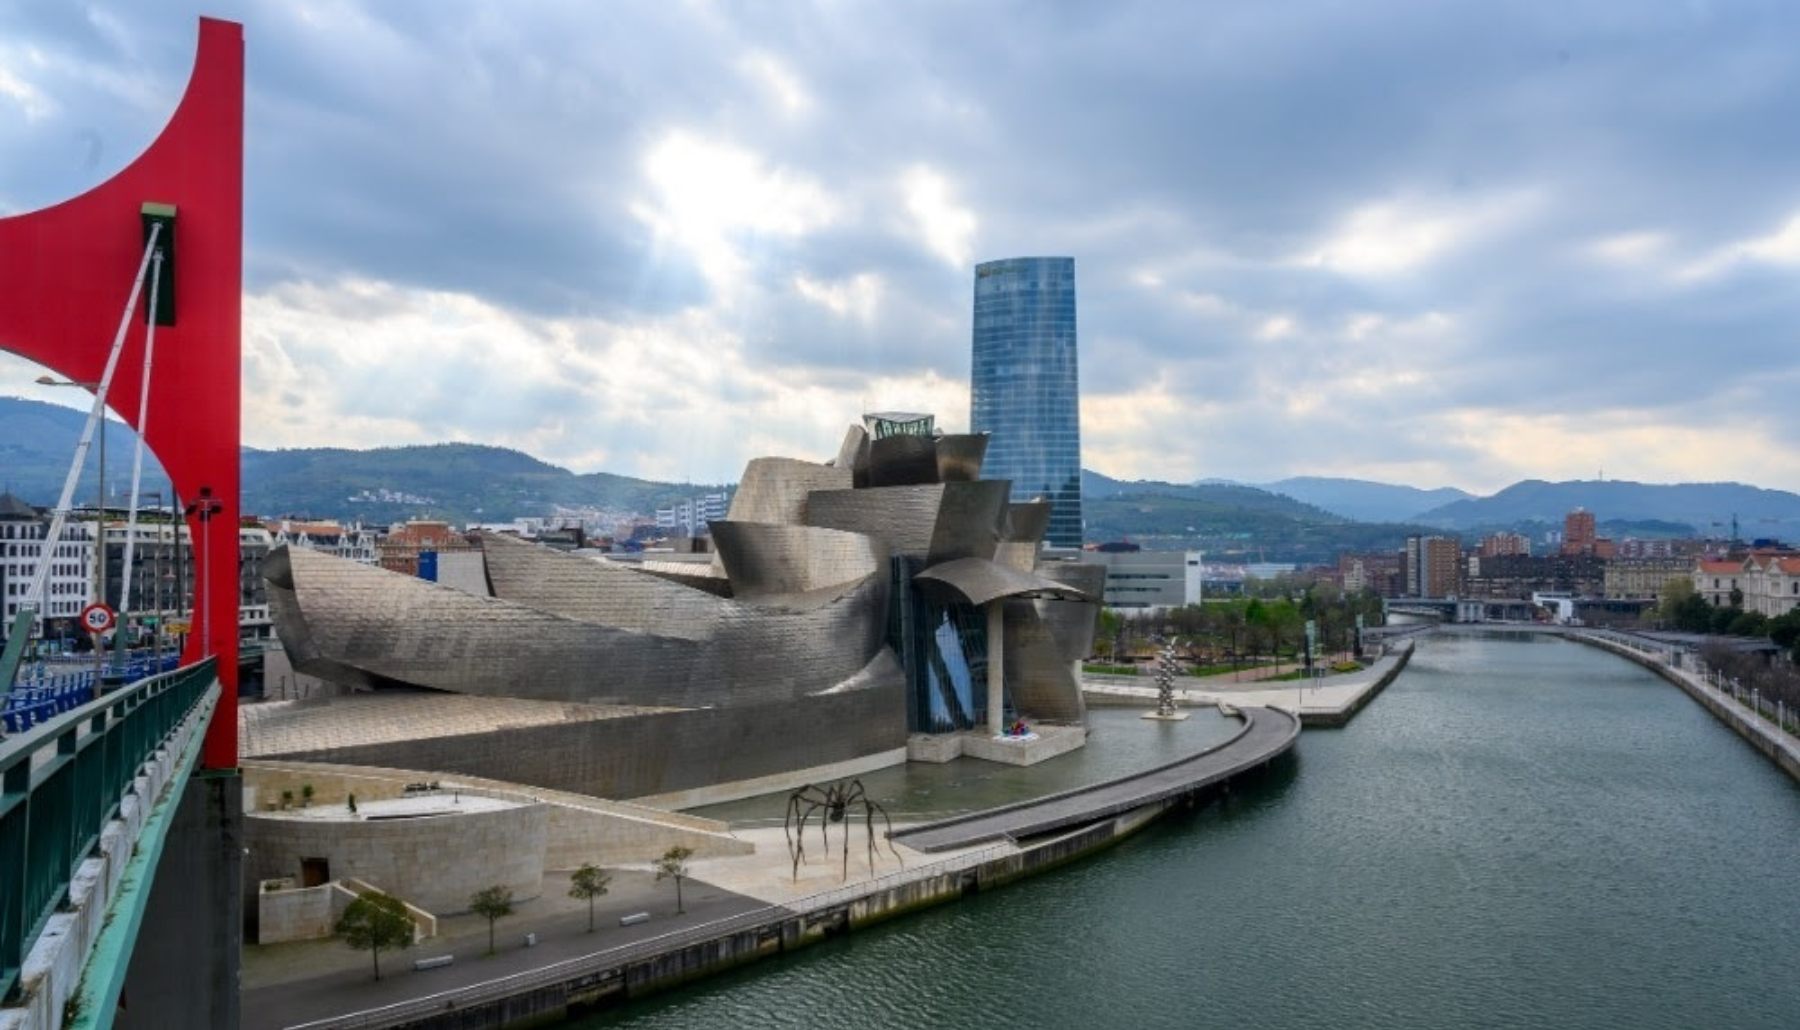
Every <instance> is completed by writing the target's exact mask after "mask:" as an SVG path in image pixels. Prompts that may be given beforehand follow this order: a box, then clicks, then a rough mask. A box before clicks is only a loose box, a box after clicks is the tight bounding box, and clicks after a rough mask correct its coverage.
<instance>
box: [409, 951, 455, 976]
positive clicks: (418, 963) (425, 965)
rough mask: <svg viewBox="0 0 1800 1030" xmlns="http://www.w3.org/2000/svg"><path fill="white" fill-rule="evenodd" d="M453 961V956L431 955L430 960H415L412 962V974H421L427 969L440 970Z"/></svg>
mask: <svg viewBox="0 0 1800 1030" xmlns="http://www.w3.org/2000/svg"><path fill="white" fill-rule="evenodd" d="M455 961H456V956H455V955H433V956H431V957H430V958H422V959H415V960H414V961H413V972H415V973H418V972H423V971H424V970H427V969H442V968H444V967H445V966H447V965H449V964H450V963H452V962H455Z"/></svg>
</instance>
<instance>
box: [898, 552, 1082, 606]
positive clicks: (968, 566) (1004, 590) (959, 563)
mask: <svg viewBox="0 0 1800 1030" xmlns="http://www.w3.org/2000/svg"><path fill="white" fill-rule="evenodd" d="M913 579H914V580H923V581H925V582H930V583H940V584H942V585H944V586H946V587H949V588H950V589H952V590H954V591H956V592H957V593H959V594H961V595H962V596H963V599H964V600H966V601H968V602H969V603H970V604H972V605H976V606H977V607H979V606H981V605H984V604H987V603H988V602H989V601H994V600H998V599H999V598H1002V597H1061V598H1066V599H1068V600H1074V601H1086V600H1090V598H1089V597H1088V596H1087V595H1086V594H1084V593H1082V592H1081V591H1080V590H1077V589H1075V588H1074V587H1070V586H1067V585H1065V584H1063V583H1058V582H1057V581H1055V580H1052V579H1045V578H1043V577H1041V576H1034V575H1032V574H1031V573H1029V572H1020V571H1018V570H1017V569H1012V568H1008V567H1006V566H1005V565H1002V564H1000V563H999V562H994V561H989V560H987V559H986V558H958V559H956V560H955V561H948V562H944V563H943V564H941V565H933V566H931V567H930V568H927V569H926V570H924V571H923V572H920V573H919V574H918V575H917V576H914V577H913Z"/></svg>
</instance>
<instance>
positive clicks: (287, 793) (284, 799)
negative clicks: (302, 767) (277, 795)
mask: <svg viewBox="0 0 1800 1030" xmlns="http://www.w3.org/2000/svg"><path fill="white" fill-rule="evenodd" d="M293 804H294V792H293V791H291V790H284V791H282V792H281V809H282V811H284V812H285V811H287V810H288V808H290V807H291V806H292V805H293Z"/></svg>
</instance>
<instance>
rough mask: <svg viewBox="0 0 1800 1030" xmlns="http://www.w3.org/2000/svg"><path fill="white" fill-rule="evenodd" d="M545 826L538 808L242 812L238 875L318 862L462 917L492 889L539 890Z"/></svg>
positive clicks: (530, 893)
mask: <svg viewBox="0 0 1800 1030" xmlns="http://www.w3.org/2000/svg"><path fill="white" fill-rule="evenodd" d="M548 824H549V810H548V809H547V808H546V807H545V806H544V805H539V804H525V805H517V806H512V807H507V808H502V809H498V810H491V811H477V812H469V813H463V814H456V815H433V816H425V817H421V818H413V819H383V820H362V819H355V818H345V819H311V818H293V817H289V816H287V815H285V814H281V813H270V812H254V813H246V815H245V818H244V844H245V847H246V848H247V849H248V851H249V854H248V856H247V857H246V858H245V870H244V878H245V879H246V880H247V881H250V882H256V881H260V880H270V879H275V878H277V877H282V876H297V875H299V874H300V871H301V860H302V859H307V858H322V859H324V860H325V861H326V862H328V863H329V864H330V876H331V878H332V879H346V878H349V877H356V878H358V879H362V880H367V881H369V882H370V883H374V884H378V885H379V886H380V887H381V889H382V890H385V891H387V892H389V893H391V894H395V895H398V896H399V897H401V898H404V899H405V900H407V901H409V902H411V903H412V904H414V905H417V906H419V907H420V908H423V909H427V910H429V911H431V912H436V913H453V912H466V911H468V908H469V897H470V895H472V894H474V893H475V892H476V891H478V890H480V889H482V888H484V887H488V886H492V885H494V884H499V885H500V886H503V887H507V888H510V889H511V890H512V892H513V896H514V897H515V898H518V899H521V900H523V899H526V898H535V897H537V896H538V895H539V894H541V893H543V882H544V865H543V856H544V851H545V842H546V839H547V828H548Z"/></svg>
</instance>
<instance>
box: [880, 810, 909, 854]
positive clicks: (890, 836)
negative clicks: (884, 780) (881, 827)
mask: <svg viewBox="0 0 1800 1030" xmlns="http://www.w3.org/2000/svg"><path fill="white" fill-rule="evenodd" d="M875 807H876V810H878V811H879V812H880V813H881V821H882V822H884V823H886V824H887V842H888V850H889V851H892V852H893V853H894V861H896V862H898V863H900V868H902V869H905V868H906V859H904V858H901V857H900V849H899V848H896V847H894V821H893V820H892V819H889V818H888V814H887V809H885V808H882V807H881V806H880V805H876V806H875Z"/></svg>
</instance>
